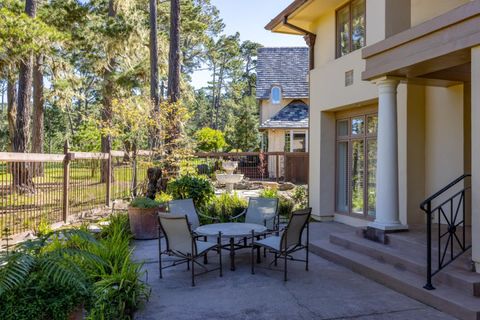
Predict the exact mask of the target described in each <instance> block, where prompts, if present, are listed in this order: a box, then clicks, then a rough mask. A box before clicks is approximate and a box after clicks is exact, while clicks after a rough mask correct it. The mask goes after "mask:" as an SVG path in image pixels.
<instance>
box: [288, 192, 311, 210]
mask: <svg viewBox="0 0 480 320" xmlns="http://www.w3.org/2000/svg"><path fill="white" fill-rule="evenodd" d="M291 197H292V200H293V203H294V204H295V205H294V209H295V210H299V209H305V208H306V207H307V205H308V194H307V189H306V188H305V187H303V186H297V187H295V189H293V193H292V196H291Z"/></svg>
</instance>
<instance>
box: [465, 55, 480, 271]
mask: <svg viewBox="0 0 480 320" xmlns="http://www.w3.org/2000/svg"><path fill="white" fill-rule="evenodd" d="M471 75H472V90H471V91H472V113H471V125H472V140H471V141H472V142H471V143H472V260H473V262H474V263H475V267H476V270H477V272H478V273H480V46H478V47H475V48H472V67H471ZM465 85H468V84H465Z"/></svg>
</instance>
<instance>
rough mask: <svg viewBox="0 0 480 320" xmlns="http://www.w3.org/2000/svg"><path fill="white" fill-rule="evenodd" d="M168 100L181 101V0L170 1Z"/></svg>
mask: <svg viewBox="0 0 480 320" xmlns="http://www.w3.org/2000/svg"><path fill="white" fill-rule="evenodd" d="M168 98H169V100H170V102H177V101H178V100H179V99H180V0H170V50H169V55H168Z"/></svg>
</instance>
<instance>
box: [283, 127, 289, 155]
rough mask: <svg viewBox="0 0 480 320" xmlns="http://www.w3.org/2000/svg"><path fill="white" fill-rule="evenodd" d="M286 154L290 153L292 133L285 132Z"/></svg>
mask: <svg viewBox="0 0 480 320" xmlns="http://www.w3.org/2000/svg"><path fill="white" fill-rule="evenodd" d="M283 151H285V152H290V132H285V148H284V150H283Z"/></svg>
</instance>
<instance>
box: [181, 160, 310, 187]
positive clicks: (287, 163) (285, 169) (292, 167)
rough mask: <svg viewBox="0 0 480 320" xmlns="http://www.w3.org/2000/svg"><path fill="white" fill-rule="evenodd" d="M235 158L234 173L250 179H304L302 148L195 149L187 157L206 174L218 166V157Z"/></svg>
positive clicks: (304, 164)
mask: <svg viewBox="0 0 480 320" xmlns="http://www.w3.org/2000/svg"><path fill="white" fill-rule="evenodd" d="M223 160H233V161H237V162H238V169H237V170H236V173H242V174H244V176H245V177H246V178H249V179H250V180H259V181H268V180H269V181H277V182H287V181H288V182H294V183H305V184H306V183H308V153H306V152H228V153H226V152H225V153H224V152H212V153H196V154H195V155H194V158H191V159H189V160H188V163H189V165H190V166H193V167H195V168H196V170H197V171H198V172H200V173H205V174H208V175H211V174H213V173H214V172H215V171H217V170H221V169H222V168H221V161H223Z"/></svg>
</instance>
